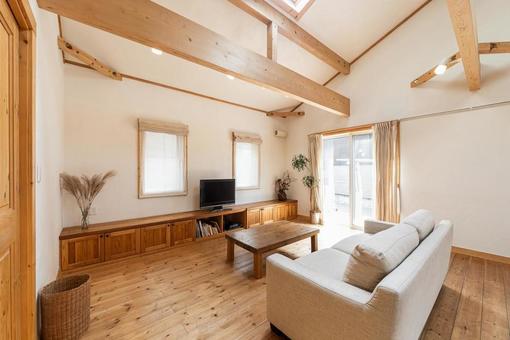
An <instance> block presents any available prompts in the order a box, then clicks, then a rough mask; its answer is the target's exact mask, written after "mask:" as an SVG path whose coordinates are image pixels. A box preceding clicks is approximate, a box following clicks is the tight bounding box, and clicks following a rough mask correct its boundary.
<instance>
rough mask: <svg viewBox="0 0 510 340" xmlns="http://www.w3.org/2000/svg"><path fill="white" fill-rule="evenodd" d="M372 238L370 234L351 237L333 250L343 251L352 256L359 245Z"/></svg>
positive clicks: (340, 242) (336, 244)
mask: <svg viewBox="0 0 510 340" xmlns="http://www.w3.org/2000/svg"><path fill="white" fill-rule="evenodd" d="M370 237H371V235H370V234H365V233H360V234H356V235H351V236H349V237H346V238H344V239H343V240H341V241H339V242H337V243H335V244H334V245H333V246H332V247H331V248H333V249H336V250H339V251H343V252H344V253H346V254H349V255H351V253H352V251H353V250H354V248H356V246H357V245H358V244H360V243H361V242H363V241H365V240H367V239H368V238H370Z"/></svg>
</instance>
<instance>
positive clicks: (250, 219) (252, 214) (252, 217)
mask: <svg viewBox="0 0 510 340" xmlns="http://www.w3.org/2000/svg"><path fill="white" fill-rule="evenodd" d="M260 214H261V210H260V209H249V210H248V211H247V212H246V225H247V226H248V227H253V226H256V225H259V224H260V221H261V219H260V217H261V216H260Z"/></svg>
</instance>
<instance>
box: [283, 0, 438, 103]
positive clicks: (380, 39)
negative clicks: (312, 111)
mask: <svg viewBox="0 0 510 340" xmlns="http://www.w3.org/2000/svg"><path fill="white" fill-rule="evenodd" d="M431 1H432V0H425V1H424V2H423V3H422V4H421V5H420V6H418V7H417V8H416V9H415V10H414V11H412V12H411V13H410V14H409V15H408V16H407V17H405V18H404V19H402V21H400V22H399V23H398V24H396V25H395V26H393V27H392V28H391V29H390V30H389V31H388V32H386V33H384V35H382V36H381V37H380V38H379V39H377V40H376V41H375V42H374V43H373V44H372V45H370V46H368V48H366V49H365V50H364V51H363V52H361V53H360V54H359V55H358V56H357V57H356V58H354V59H353V60H352V61H351V65H353V64H354V63H356V62H357V61H358V60H360V59H361V58H362V57H363V56H364V55H366V54H367V53H368V52H370V51H371V50H372V49H373V48H374V47H376V46H377V45H379V43H380V42H382V41H383V40H384V39H386V38H387V37H388V36H389V35H390V34H392V33H393V32H395V31H396V30H397V29H398V28H399V27H400V26H402V25H403V24H405V23H406V22H407V21H408V20H409V19H411V18H412V17H413V16H414V15H415V14H417V13H418V12H419V11H421V10H422V9H423V8H424V7H425V6H427V5H428V4H429V3H430V2H431ZM340 74H341V73H340V72H337V73H336V74H334V75H333V76H332V77H331V78H329V79H328V80H327V81H326V82H325V83H324V84H322V85H323V86H326V85H328V84H329V83H331V82H332V81H333V80H334V79H335V78H336V77H338V76H339V75H340ZM303 104H304V103H299V104H297V105H296V106H294V107H293V108H292V110H291V111H296V110H297V109H299V108H300V107H301V106H302V105H303Z"/></svg>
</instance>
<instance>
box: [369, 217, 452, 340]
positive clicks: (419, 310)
mask: <svg viewBox="0 0 510 340" xmlns="http://www.w3.org/2000/svg"><path fill="white" fill-rule="evenodd" d="M452 230H453V226H452V223H451V222H450V221H447V220H444V221H441V222H439V223H438V224H437V225H436V226H435V227H434V230H433V231H432V232H431V233H430V234H429V235H428V236H427V237H426V238H425V239H424V240H423V241H422V242H421V243H420V245H419V246H418V247H417V248H416V249H415V250H414V251H413V252H412V253H411V254H410V255H409V256H408V257H407V258H406V259H405V260H404V261H403V262H402V263H401V264H400V265H399V266H398V267H397V268H395V269H394V270H393V271H392V272H391V273H390V274H388V275H387V276H386V277H385V278H384V279H383V280H382V281H381V282H380V283H379V284H378V286H377V287H376V288H375V290H374V292H373V296H372V299H371V301H370V303H369V304H370V305H371V306H372V307H373V308H376V309H379V311H381V312H382V309H383V310H384V313H385V314H386V317H389V319H391V320H392V323H393V325H394V326H393V327H392V328H393V337H392V339H417V338H418V337H419V335H420V333H421V330H422V329H423V327H424V326H425V323H426V321H427V318H428V316H429V314H430V311H431V310H432V307H433V306H434V302H435V301H436V298H437V296H438V294H439V291H440V290H441V287H442V285H443V281H444V279H445V277H446V274H447V272H448V266H449V262H450V252H451V245H452V234H453V231H452ZM390 315H391V316H390Z"/></svg>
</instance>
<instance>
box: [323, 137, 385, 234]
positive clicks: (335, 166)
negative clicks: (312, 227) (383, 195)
mask: <svg viewBox="0 0 510 340" xmlns="http://www.w3.org/2000/svg"><path fill="white" fill-rule="evenodd" d="M323 145H324V146H323V147H324V150H323V161H324V164H323V174H322V178H323V188H324V219H325V222H326V223H327V224H333V225H347V226H352V225H354V226H358V227H362V226H363V222H364V221H365V219H367V218H372V217H373V216H374V212H375V210H374V209H375V202H374V197H375V189H374V188H375V182H374V180H375V164H374V157H373V139H372V133H371V132H370V131H367V132H361V133H356V134H343V135H338V136H331V137H326V138H325V139H324V143H323Z"/></svg>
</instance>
